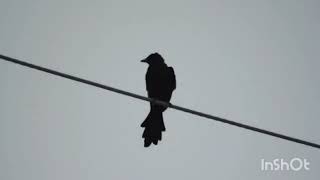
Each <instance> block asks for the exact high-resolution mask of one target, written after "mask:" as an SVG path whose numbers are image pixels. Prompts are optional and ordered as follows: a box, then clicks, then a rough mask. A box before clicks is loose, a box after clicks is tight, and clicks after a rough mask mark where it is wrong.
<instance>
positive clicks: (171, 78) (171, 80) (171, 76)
mask: <svg viewBox="0 0 320 180" xmlns="http://www.w3.org/2000/svg"><path fill="white" fill-rule="evenodd" d="M168 86H169V88H170V90H171V91H173V90H175V89H176V75H175V74H174V70H173V68H172V67H168Z"/></svg>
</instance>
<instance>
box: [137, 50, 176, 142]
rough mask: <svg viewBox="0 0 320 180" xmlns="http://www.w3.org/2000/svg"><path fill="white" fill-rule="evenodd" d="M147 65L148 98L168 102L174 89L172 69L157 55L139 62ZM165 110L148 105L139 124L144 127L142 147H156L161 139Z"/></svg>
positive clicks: (162, 107)
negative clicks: (148, 108) (153, 145)
mask: <svg viewBox="0 0 320 180" xmlns="http://www.w3.org/2000/svg"><path fill="white" fill-rule="evenodd" d="M141 62H145V63H147V64H148V65H149V67H148V70H147V73H146V77H145V78H146V89H147V92H148V97H149V98H153V99H156V100H161V101H165V102H168V103H169V102H170V99H171V96H172V92H173V90H175V89H176V77H175V74H174V70H173V68H172V67H168V66H167V65H166V64H165V62H164V59H163V58H162V56H161V55H160V54H159V53H153V54H150V55H149V56H148V57H147V58H146V59H144V60H141ZM166 109H167V107H165V106H161V105H157V104H154V103H150V112H149V114H148V116H147V117H146V119H145V120H144V121H143V123H142V124H141V127H144V128H145V129H144V131H143V134H142V138H144V147H149V146H150V144H151V143H153V144H155V145H157V144H158V141H160V140H161V139H162V131H165V130H166V128H165V125H164V122H163V115H162V113H163V112H164V111H165V110H166Z"/></svg>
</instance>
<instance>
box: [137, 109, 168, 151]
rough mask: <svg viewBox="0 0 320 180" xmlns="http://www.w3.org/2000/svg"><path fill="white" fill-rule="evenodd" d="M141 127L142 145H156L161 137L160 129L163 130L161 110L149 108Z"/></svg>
mask: <svg viewBox="0 0 320 180" xmlns="http://www.w3.org/2000/svg"><path fill="white" fill-rule="evenodd" d="M141 127H144V128H145V129H144V131H143V134H142V138H144V147H149V146H150V144H151V143H153V144H155V145H157V144H158V141H160V140H161V138H162V131H165V130H166V129H165V126H164V122H163V116H162V112H161V111H156V110H151V111H150V113H149V114H148V116H147V118H146V120H144V121H143V123H142V124H141Z"/></svg>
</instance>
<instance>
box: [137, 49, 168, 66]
mask: <svg viewBox="0 0 320 180" xmlns="http://www.w3.org/2000/svg"><path fill="white" fill-rule="evenodd" d="M141 62H144V63H148V64H149V65H152V64H162V63H164V59H163V58H162V56H161V55H160V54H159V53H157V52H156V53H152V54H150V55H149V56H148V57H147V58H145V59H143V60H141Z"/></svg>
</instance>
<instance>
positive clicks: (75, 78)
mask: <svg viewBox="0 0 320 180" xmlns="http://www.w3.org/2000/svg"><path fill="white" fill-rule="evenodd" d="M0 59H2V60H5V61H8V62H12V63H16V64H19V65H22V66H25V67H29V68H32V69H36V70H39V71H43V72H46V73H49V74H53V75H56V76H60V77H63V78H66V79H70V80H73V81H77V82H80V83H84V84H88V85H91V86H95V87H98V88H101V89H105V90H108V91H112V92H115V93H119V94H122V95H126V96H130V97H133V98H136V99H140V100H144V101H149V102H151V103H154V104H158V105H162V106H165V107H169V108H172V109H176V110H179V111H183V112H186V113H190V114H194V115H197V116H201V117H205V118H208V119H212V120H215V121H219V122H223V123H226V124H230V125H233V126H237V127H240V128H244V129H248V130H251V131H255V132H258V133H262V134H266V135H270V136H273V137H277V138H280V139H284V140H288V141H291V142H295V143H299V144H303V145H306V146H311V147H314V148H318V149H320V145H319V144H316V143H312V142H309V141H305V140H302V139H298V138H294V137H290V136H287V135H283V134H279V133H276V132H272V131H268V130H265V129H260V128H257V127H253V126H249V125H246V124H242V123H238V122H235V121H231V120H228V119H224V118H220V117H217V116H213V115H210V114H206V113H202V112H199V111H195V110H192V109H188V108H184V107H181V106H177V105H173V104H171V103H167V102H164V101H160V100H156V99H152V98H148V97H144V96H140V95H138V94H134V93H131V92H127V91H123V90H120V89H117V88H114V87H111V86H107V85H104V84H100V83H97V82H93V81H90V80H86V79H82V78H79V77H76V76H72V75H69V74H66V73H62V72H58V71H55V70H52V69H48V68H45V67H41V66H37V65H34V64H31V63H28V62H24V61H20V60H18V59H14V58H11V57H7V56H4V55H1V54H0Z"/></svg>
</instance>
